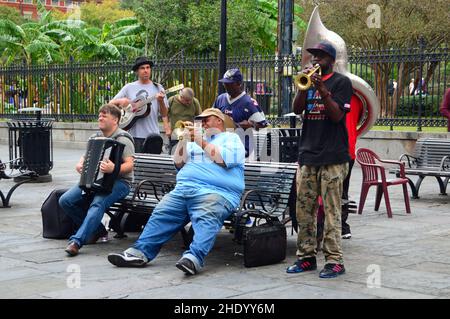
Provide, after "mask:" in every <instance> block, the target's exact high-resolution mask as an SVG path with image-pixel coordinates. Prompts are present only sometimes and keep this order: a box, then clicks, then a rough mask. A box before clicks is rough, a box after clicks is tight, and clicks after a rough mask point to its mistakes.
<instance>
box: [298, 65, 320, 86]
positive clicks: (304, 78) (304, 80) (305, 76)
mask: <svg viewBox="0 0 450 319" xmlns="http://www.w3.org/2000/svg"><path fill="white" fill-rule="evenodd" d="M317 71H319V75H322V70H321V69H320V65H319V64H316V65H315V66H314V67H313V68H312V69H311V70H310V71H309V72H308V73H299V74H297V75H296V76H295V78H294V83H295V87H296V88H298V89H299V90H300V91H306V90H308V89H309V88H310V87H311V85H312V82H311V76H312V75H313V74H314V73H316V72H317Z"/></svg>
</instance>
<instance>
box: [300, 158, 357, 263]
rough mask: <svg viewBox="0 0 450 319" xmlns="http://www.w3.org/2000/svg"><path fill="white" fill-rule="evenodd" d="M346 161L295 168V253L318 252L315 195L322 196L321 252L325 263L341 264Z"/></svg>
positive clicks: (302, 254) (312, 255)
mask: <svg viewBox="0 0 450 319" xmlns="http://www.w3.org/2000/svg"><path fill="white" fill-rule="evenodd" d="M347 172H348V163H344V164H335V165H325V166H319V167H315V166H307V165H303V166H301V167H299V168H298V169H297V207H296V208H297V221H298V226H299V229H298V238H297V256H298V257H299V258H306V257H314V256H316V254H317V241H316V234H317V208H318V202H317V197H318V196H322V200H323V205H324V210H325V229H324V239H323V248H322V251H323V254H324V256H325V260H326V262H329V263H343V257H342V248H341V198H342V183H343V181H344V179H345V177H346V176H347Z"/></svg>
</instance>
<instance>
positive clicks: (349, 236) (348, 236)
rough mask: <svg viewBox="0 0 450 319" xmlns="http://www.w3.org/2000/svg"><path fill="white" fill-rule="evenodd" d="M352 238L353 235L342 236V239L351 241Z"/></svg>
mask: <svg viewBox="0 0 450 319" xmlns="http://www.w3.org/2000/svg"><path fill="white" fill-rule="evenodd" d="M350 238H352V234H350V233H348V234H344V235H342V239H350Z"/></svg>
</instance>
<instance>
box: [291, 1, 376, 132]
mask: <svg viewBox="0 0 450 319" xmlns="http://www.w3.org/2000/svg"><path fill="white" fill-rule="evenodd" d="M322 40H326V41H328V42H330V43H331V44H332V45H333V46H334V47H335V49H336V60H335V64H334V67H333V71H335V72H339V73H341V74H343V75H345V76H346V77H348V78H349V79H350V81H351V82H352V86H353V91H354V94H353V95H354V97H355V99H356V100H358V101H359V102H360V103H361V104H362V114H361V116H360V118H359V126H358V128H357V136H358V138H359V137H361V136H363V135H364V134H365V133H367V132H368V131H369V130H370V128H371V127H372V126H373V125H374V124H375V122H376V120H377V117H378V113H379V111H380V101H379V100H378V98H377V96H376V94H375V92H374V91H373V89H372V88H371V87H370V85H369V84H368V83H367V82H366V81H364V80H363V79H361V78H360V77H358V76H356V75H354V74H352V73H350V72H349V71H348V57H347V46H346V44H345V41H344V39H342V37H341V36H340V35H338V34H337V33H336V32H333V31H331V30H328V29H327V28H326V27H325V26H324V25H323V23H322V21H321V20H320V15H319V8H318V7H315V8H314V11H313V13H312V14H311V17H310V19H309V23H308V28H307V30H306V32H305V37H304V41H303V48H310V47H312V46H314V45H315V44H316V43H317V42H319V41H322ZM311 60H312V55H311V54H308V53H307V52H304V53H303V54H302V67H303V68H304V67H305V66H307V65H310V64H311ZM297 77H298V76H297Z"/></svg>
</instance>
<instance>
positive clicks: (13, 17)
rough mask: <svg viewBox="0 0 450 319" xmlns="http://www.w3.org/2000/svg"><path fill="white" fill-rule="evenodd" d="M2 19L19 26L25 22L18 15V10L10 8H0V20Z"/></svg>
mask: <svg viewBox="0 0 450 319" xmlns="http://www.w3.org/2000/svg"><path fill="white" fill-rule="evenodd" d="M3 19H8V20H10V21H11V22H13V23H15V24H18V25H21V24H22V23H24V22H25V21H26V20H25V19H24V18H23V17H22V15H21V14H20V12H19V10H17V9H15V8H11V7H6V6H0V20H3Z"/></svg>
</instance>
